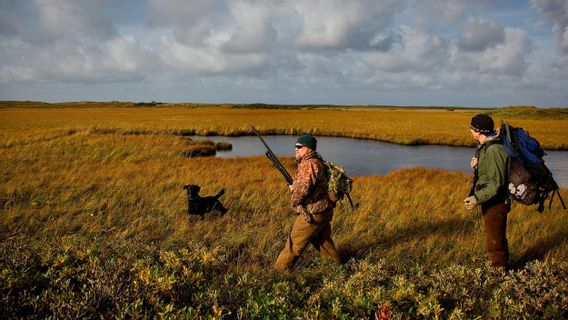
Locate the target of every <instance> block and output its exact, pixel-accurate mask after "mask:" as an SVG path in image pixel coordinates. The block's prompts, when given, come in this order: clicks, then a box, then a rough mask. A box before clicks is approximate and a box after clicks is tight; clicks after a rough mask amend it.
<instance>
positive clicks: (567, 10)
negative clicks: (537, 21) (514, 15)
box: [531, 0, 568, 53]
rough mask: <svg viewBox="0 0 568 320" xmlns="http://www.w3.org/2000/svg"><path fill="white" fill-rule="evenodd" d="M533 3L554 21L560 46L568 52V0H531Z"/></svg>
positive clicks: (546, 16)
mask: <svg viewBox="0 0 568 320" xmlns="http://www.w3.org/2000/svg"><path fill="white" fill-rule="evenodd" d="M531 4H532V6H533V7H534V8H535V9H536V10H537V11H538V12H539V13H540V14H541V15H542V16H543V17H544V18H546V19H549V20H551V21H553V22H554V27H553V31H554V34H555V35H556V42H557V44H558V47H559V48H560V49H561V50H562V51H563V52H564V53H568V1H566V0H531Z"/></svg>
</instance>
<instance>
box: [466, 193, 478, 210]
mask: <svg viewBox="0 0 568 320" xmlns="http://www.w3.org/2000/svg"><path fill="white" fill-rule="evenodd" d="M463 204H464V205H465V208H466V209H467V210H472V209H474V208H475V207H476V206H477V198H476V197H475V196H470V197H467V198H465V199H464V200H463Z"/></svg>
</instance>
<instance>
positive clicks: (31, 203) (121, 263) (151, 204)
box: [0, 107, 568, 319]
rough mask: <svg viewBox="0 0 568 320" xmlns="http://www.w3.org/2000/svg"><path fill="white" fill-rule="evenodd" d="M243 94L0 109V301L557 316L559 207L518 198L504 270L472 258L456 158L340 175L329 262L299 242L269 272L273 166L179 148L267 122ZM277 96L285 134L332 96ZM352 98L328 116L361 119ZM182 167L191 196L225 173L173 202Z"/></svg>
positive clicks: (565, 228) (0, 304) (36, 309)
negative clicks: (209, 209) (291, 258)
mask: <svg viewBox="0 0 568 320" xmlns="http://www.w3.org/2000/svg"><path fill="white" fill-rule="evenodd" d="M247 110H248V109H235V110H233V109H230V108H197V109H184V108H172V109H170V108H168V107H160V108H143V109H136V110H128V112H130V113H123V111H125V110H119V109H113V108H108V109H104V110H102V109H101V110H99V109H85V110H83V109H81V110H79V109H37V110H36V109H29V110H27V109H26V110H25V109H20V110H9V109H6V110H0V115H1V116H2V117H3V119H4V120H5V121H3V122H2V124H1V125H0V126H1V127H0V314H2V317H3V318H57V319H68V318H99V317H103V318H114V317H116V318H216V319H221V318H227V319H256V318H270V319H271V318H285V319H288V318H305V319H331V318H341V319H353V318H362V319H368V318H374V317H375V315H376V313H377V310H379V309H381V308H384V307H385V306H387V307H388V309H390V312H391V314H392V318H393V319H403V318H425V319H430V318H444V319H466V318H467V319H471V318H479V317H481V318H515V319H516V318H534V317H537V318H553V319H560V318H566V317H568V307H566V306H568V295H567V294H566V292H568V288H567V282H566V280H565V279H566V277H567V276H568V264H567V261H568V223H567V219H568V212H566V211H563V210H561V209H560V208H559V206H558V202H556V203H555V205H554V206H553V208H552V210H550V211H549V210H547V211H545V213H543V214H539V213H537V212H536V211H535V210H534V208H530V207H525V206H520V205H516V206H515V207H514V209H513V212H512V213H511V214H510V219H509V226H508V238H509V242H510V246H511V261H512V265H513V270H511V271H510V272H509V273H507V274H501V273H498V272H496V271H495V270H492V269H491V268H489V267H487V266H486V264H485V261H486V258H485V253H484V247H483V243H484V236H483V230H482V225H481V223H480V217H479V214H478V213H477V212H471V211H466V210H465V209H464V208H463V205H462V199H463V197H464V194H465V193H466V192H467V189H468V183H469V181H470V177H468V175H466V174H464V173H460V172H448V171H442V170H435V169H424V168H410V169H401V170H397V171H394V172H391V173H389V174H387V175H384V176H368V177H354V179H355V182H354V190H353V198H354V200H355V203H356V205H357V206H356V209H355V210H351V209H350V208H349V207H347V206H341V205H339V206H338V207H337V209H336V211H335V216H334V219H333V230H334V240H335V241H336V243H337V245H338V249H339V251H340V254H341V258H342V260H343V262H344V264H343V265H341V266H337V265H333V264H330V263H328V262H327V261H325V260H322V259H320V258H319V257H318V255H317V253H315V252H314V250H313V249H311V248H310V249H309V250H308V251H307V252H306V253H305V255H304V257H303V258H302V259H301V261H300V263H299V266H298V268H297V269H296V270H295V271H294V272H293V273H290V274H287V273H278V272H274V271H272V268H271V266H272V263H273V262H274V260H275V258H276V256H277V254H278V252H279V251H280V249H281V248H282V246H283V245H284V240H285V238H286V235H287V232H288V231H289V228H290V226H291V222H292V213H291V210H290V209H289V207H288V201H289V195H288V189H287V187H286V185H285V183H284V182H283V180H282V178H281V177H280V175H279V174H278V172H277V171H276V170H274V169H273V168H272V166H271V164H270V162H269V161H268V160H266V159H265V158H264V157H251V158H246V159H242V158H241V159H220V158H215V157H212V158H185V157H184V156H183V154H182V153H183V152H184V151H186V150H188V148H189V147H190V146H191V144H192V143H195V142H196V141H198V140H201V139H193V140H190V139H188V138H187V137H188V136H190V135H193V134H194V133H206V132H211V131H212V130H219V131H222V132H224V133H229V132H232V133H235V132H237V129H238V128H239V125H240V124H241V123H245V122H246V121H245V119H244V118H245V117H250V119H249V120H251V121H252V120H254V121H258V122H255V123H254V124H255V126H256V127H257V129H260V128H259V127H261V128H262V130H263V131H264V132H272V131H271V130H274V131H277V129H273V128H271V127H270V126H269V125H270V124H271V123H280V122H279V121H280V120H279V119H278V117H274V114H273V113H272V111H273V110H267V111H257V113H254V112H252V111H251V110H248V111H247ZM242 112H245V114H243V113H242ZM249 112H250V113H249ZM276 112H285V115H284V116H282V117H287V119H288V120H290V121H292V123H291V124H289V125H290V127H293V128H296V129H290V127H284V126H283V127H282V129H278V130H289V131H287V132H288V133H292V132H296V131H295V130H300V129H301V128H303V126H307V125H308V124H309V123H311V121H309V120H308V119H304V118H303V116H305V115H312V116H314V119H316V118H317V116H316V115H319V114H320V113H322V115H324V118H325V117H330V115H333V112H343V111H333V112H331V111H328V110H310V111H309V112H308V113H306V114H304V113H303V112H307V111H299V110H294V111H289V110H277V111H276ZM288 112H291V113H290V114H288ZM328 112H330V113H328ZM352 112H353V114H350V113H349V114H348V115H349V117H348V118H346V119H347V120H344V121H355V120H354V119H356V118H357V117H355V115H356V114H357V113H358V112H364V114H365V115H367V114H373V115H372V116H366V117H364V118H368V117H373V118H374V117H377V116H376V115H374V112H376V111H352ZM391 112H392V113H397V114H404V115H406V113H405V111H398V110H396V111H391ZM223 113H226V114H227V119H230V120H231V121H229V120H224V119H225V118H224V117H223V116H222V115H223ZM314 113H317V114H316V115H314ZM429 113H432V114H440V115H439V116H440V117H441V118H444V117H445V118H444V119H446V121H447V120H448V119H454V118H447V116H446V113H448V114H455V115H459V114H460V113H463V115H459V116H458V118H463V119H467V118H468V117H469V116H470V115H471V114H470V113H465V112H464V111H461V110H456V111H454V112H447V111H442V110H437V111H427V110H424V111H423V114H424V115H425V116H426V117H427V118H428V117H430V118H428V119H432V117H434V116H427V115H428V114H429ZM386 114H387V113H385V116H386ZM274 118H276V119H274ZM332 118H333V119H335V117H332ZM332 118H326V119H328V120H329V121H331V120H330V119H332ZM359 118H361V113H359ZM394 118H398V122H397V124H398V125H399V126H404V125H405V124H404V121H403V120H401V119H404V118H403V117H400V116H399V117H394ZM394 118H391V119H394ZM207 119H209V120H207ZM262 119H264V120H266V121H261V120H262ZM375 119H378V117H377V118H375ZM410 119H411V120H409V121H418V120H417V119H418V117H417V116H416V115H415V116H413V117H412V118H410ZM455 119H457V118H455ZM455 119H454V120H455ZM463 119H462V120H463ZM198 120H203V121H210V122H206V123H201V124H199V121H198ZM215 121H219V122H220V123H221V124H222V125H227V126H228V127H227V128H228V129H227V128H225V127H222V126H221V125H218V124H216V122H215ZM463 121H465V122H463V123H461V124H460V126H461V127H462V130H463V131H464V132H465V133H467V123H468V122H467V120H463ZM519 121H521V120H519ZM523 121H529V120H523ZM530 121H533V120H530ZM530 121H529V122H527V123H532V122H530ZM535 121H536V120H535ZM538 121H550V122H551V123H554V122H553V121H552V120H538ZM314 122H315V123H316V124H318V125H317V128H326V127H324V126H323V125H322V124H320V122H319V121H316V120H314ZM559 122H560V123H562V121H559ZM257 123H259V124H258V125H257ZM263 123H264V124H263ZM282 123H283V122H282ZM333 123H335V122H333ZM346 123H347V124H349V123H354V122H346ZM380 123H381V124H384V123H383V122H380ZM464 123H465V125H464ZM261 124H262V125H261ZM406 125H408V126H409V128H416V126H418V125H416V122H411V123H409V124H406ZM345 127H349V128H350V127H351V126H349V125H346V126H341V127H339V129H340V130H343V129H344V128H345ZM355 127H356V126H353V130H355ZM553 127H555V128H556V126H553ZM286 128H288V129H286ZM370 128H371V127H367V129H366V130H368V131H367V132H368V133H369V134H371V133H372V132H373V131H372V130H371V129H370ZM387 128H388V127H387ZM224 130H227V131H224ZM241 130H242V131H241V133H246V132H247V131H246V130H248V129H247V127H246V126H245V125H244V124H243V127H242V128H241ZM317 130H323V129H317ZM349 130H351V129H349ZM413 130H414V129H413ZM358 132H365V131H364V130H362V131H358ZM382 132H383V131H382V130H377V131H376V132H375V133H373V134H382ZM385 132H388V129H385ZM531 133H532V132H531ZM555 134H557V135H559V136H565V133H563V132H561V133H555ZM537 137H538V138H539V140H541V137H540V136H537ZM205 144H207V145H211V144H212V143H205ZM282 161H283V163H284V164H285V165H286V166H287V167H288V169H289V171H291V172H292V171H293V170H294V161H293V159H292V158H291V157H288V158H283V159H282ZM188 183H195V184H199V185H201V186H202V190H201V194H202V195H212V194H215V193H217V191H219V189H221V188H224V189H225V195H223V196H222V197H221V200H222V202H223V204H224V205H225V207H227V208H228V209H229V212H227V213H226V214H225V215H220V214H216V213H213V214H208V215H206V216H205V218H204V219H203V220H201V219H199V218H198V217H190V216H188V215H187V212H186V210H187V208H186V206H187V202H186V201H187V199H186V194H185V190H183V188H182V187H183V186H184V185H185V184H188ZM561 193H562V195H563V197H564V199H568V192H567V190H565V189H563V190H561Z"/></svg>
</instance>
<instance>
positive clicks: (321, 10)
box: [291, 0, 404, 49]
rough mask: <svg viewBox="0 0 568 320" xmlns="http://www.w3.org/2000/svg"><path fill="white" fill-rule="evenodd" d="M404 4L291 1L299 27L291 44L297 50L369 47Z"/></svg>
mask: <svg viewBox="0 0 568 320" xmlns="http://www.w3.org/2000/svg"><path fill="white" fill-rule="evenodd" d="M403 3H404V1H402V2H401V1H395V0H384V1H374V0H357V1H345V0H314V1H301V0H297V1H291V4H292V6H293V8H294V10H295V11H296V12H297V14H298V16H299V18H300V19H299V21H300V23H301V25H300V26H299V32H298V35H297V37H296V38H295V40H294V43H295V45H296V46H298V47H299V48H312V49H330V48H331V49H346V48H352V49H365V48H372V46H373V40H374V39H375V38H376V35H377V34H380V33H382V32H383V31H385V28H386V27H387V26H389V25H390V23H391V22H392V21H393V16H394V14H395V13H396V12H397V11H398V10H400V8H401V5H402V4H403Z"/></svg>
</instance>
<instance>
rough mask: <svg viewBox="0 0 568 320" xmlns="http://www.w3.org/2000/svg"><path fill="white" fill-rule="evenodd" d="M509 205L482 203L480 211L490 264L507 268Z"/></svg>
mask: <svg viewBox="0 0 568 320" xmlns="http://www.w3.org/2000/svg"><path fill="white" fill-rule="evenodd" d="M509 211H511V205H510V204H505V203H503V202H500V203H487V204H486V203H482V204H481V213H482V214H483V224H484V225H485V247H486V248H487V253H488V255H489V260H490V261H491V265H492V266H494V267H501V268H504V269H507V267H508V263H509V244H508V242H507V232H506V229H507V213H509Z"/></svg>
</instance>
